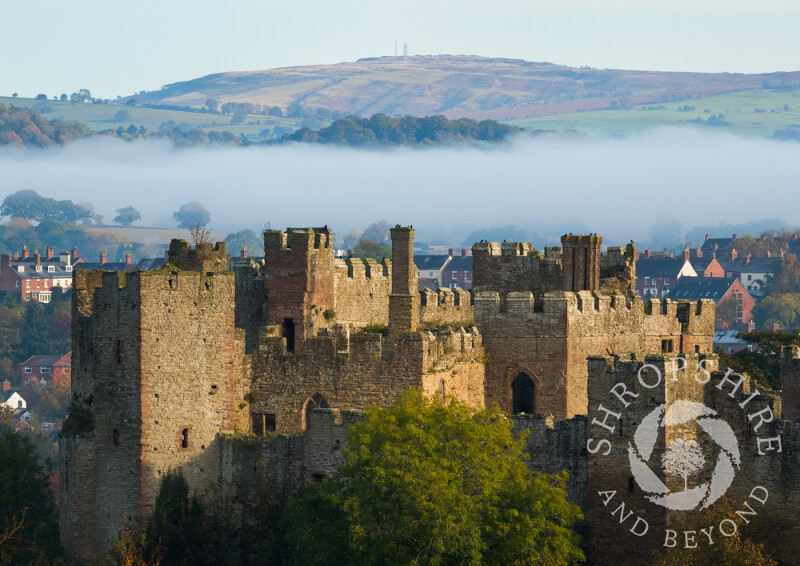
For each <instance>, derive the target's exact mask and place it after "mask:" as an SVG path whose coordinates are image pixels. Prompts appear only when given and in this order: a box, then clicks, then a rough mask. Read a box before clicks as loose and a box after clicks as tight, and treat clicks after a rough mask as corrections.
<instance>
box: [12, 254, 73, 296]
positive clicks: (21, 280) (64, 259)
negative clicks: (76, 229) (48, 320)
mask: <svg viewBox="0 0 800 566" xmlns="http://www.w3.org/2000/svg"><path fill="white" fill-rule="evenodd" d="M81 261H82V260H81V259H80V258H79V257H78V249H77V248H75V249H73V250H72V252H71V253H69V252H66V251H63V252H61V254H59V255H58V256H56V255H55V254H54V252H53V248H51V247H50V246H47V250H45V255H44V257H42V256H41V255H40V254H39V251H38V250H37V251H35V252H34V253H33V254H31V253H30V251H29V250H28V248H27V246H26V247H24V248H23V249H22V255H20V254H17V253H15V254H14V255H13V256H12V255H11V254H2V255H0V292H6V293H16V294H19V296H20V298H21V299H22V300H23V301H31V300H33V301H39V302H41V303H49V302H50V299H51V297H52V293H53V290H54V289H55V290H57V291H58V292H62V293H63V292H64V291H66V290H67V289H69V288H71V287H72V267H73V266H74V265H75V264H76V263H80V262H81Z"/></svg>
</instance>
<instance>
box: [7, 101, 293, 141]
mask: <svg viewBox="0 0 800 566" xmlns="http://www.w3.org/2000/svg"><path fill="white" fill-rule="evenodd" d="M0 104H5V105H6V106H10V105H14V106H16V107H18V108H28V109H32V110H38V111H40V112H42V113H43V114H44V115H45V117H46V118H48V119H50V120H72V121H77V122H82V123H84V124H86V125H87V126H89V127H90V128H91V129H92V130H95V131H97V132H101V131H103V130H109V129H117V128H118V127H120V126H121V127H123V128H127V127H128V126H130V125H131V124H133V125H134V126H136V127H139V126H144V127H145V128H147V129H148V130H155V131H157V130H158V129H159V128H160V127H161V124H162V123H164V122H169V121H170V120H173V121H174V122H175V123H176V124H188V125H190V126H191V127H192V128H198V129H201V130H204V131H206V132H209V131H212V130H219V131H223V130H227V131H230V132H233V133H234V134H236V135H237V136H238V135H239V134H245V135H247V136H248V137H253V138H256V137H258V135H259V133H260V132H261V131H262V130H268V131H269V132H270V135H271V137H275V136H276V135H277V134H280V133H286V132H293V131H295V130H296V129H298V128H299V127H300V124H301V122H302V120H299V119H296V118H274V117H272V116H247V117H246V118H245V120H244V122H243V123H242V124H236V125H231V123H230V121H231V118H232V117H231V116H221V115H219V114H202V113H198V112H184V111H181V110H160V109H156V108H142V107H135V106H134V107H130V106H122V105H120V104H72V103H70V102H61V101H57V100H36V99H33V98H11V97H8V96H3V97H0ZM120 110H126V111H127V112H128V113H129V114H130V116H131V119H130V120H125V121H123V122H118V121H116V120H115V119H114V115H115V114H116V113H117V112H119V111H120ZM276 128H278V130H277V132H276Z"/></svg>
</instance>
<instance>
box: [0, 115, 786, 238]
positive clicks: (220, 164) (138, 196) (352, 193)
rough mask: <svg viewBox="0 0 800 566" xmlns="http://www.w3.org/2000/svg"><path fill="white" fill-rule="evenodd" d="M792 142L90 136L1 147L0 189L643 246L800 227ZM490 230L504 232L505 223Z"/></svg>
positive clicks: (160, 213) (358, 225)
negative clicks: (240, 142) (242, 144)
mask: <svg viewBox="0 0 800 566" xmlns="http://www.w3.org/2000/svg"><path fill="white" fill-rule="evenodd" d="M797 153H798V147H797V144H795V143H787V142H777V141H771V140H767V139H760V138H747V137H740V136H732V135H726V134H722V133H716V132H709V133H702V132H697V131H687V130H670V129H665V130H656V131H649V132H647V133H645V134H640V135H637V136H631V137H628V138H625V139H585V140H570V141H556V140H553V139H541V138H539V139H537V138H533V139H532V138H522V139H520V140H518V141H516V142H514V143H512V144H511V145H509V146H503V147H496V148H493V149H480V148H461V149H457V148H437V149H428V150H420V149H399V150H386V151H383V150H381V151H378V150H373V151H365V150H354V149H345V148H337V147H330V146H317V145H307V144H291V145H285V146H251V147H248V148H223V149H220V148H216V149H215V148H188V149H174V148H173V147H172V146H171V145H170V144H169V142H167V141H148V142H142V141H140V142H135V143H126V142H123V141H120V140H115V139H111V138H90V139H87V140H84V141H79V142H75V143H72V144H70V145H69V146H67V147H66V148H64V149H60V150H59V149H49V150H33V149H27V150H17V149H14V148H9V147H7V148H5V149H3V148H0V171H2V172H3V174H2V175H0V195H4V194H8V193H10V192H14V191H16V190H19V189H23V188H24V189H33V190H35V191H37V192H39V193H40V194H42V195H44V196H48V197H53V198H57V199H59V200H60V199H70V200H73V201H75V202H91V203H93V204H94V206H95V209H96V210H97V212H99V213H101V214H103V215H105V219H106V221H107V222H108V221H110V219H111V218H113V217H114V216H115V212H114V211H115V210H116V209H118V208H122V207H124V206H129V205H132V206H134V207H135V208H137V209H139V210H140V211H141V213H142V220H141V222H138V223H137V224H138V225H142V226H161V227H172V228H174V227H175V221H174V220H173V219H172V213H173V212H174V211H176V210H177V209H178V208H179V207H180V206H181V205H182V204H184V203H186V202H189V201H199V202H201V203H202V204H203V205H204V206H205V207H206V208H208V209H209V210H210V211H211V222H210V224H209V227H210V228H211V229H212V230H214V231H215V232H222V233H230V232H234V231H238V230H241V229H244V228H250V229H252V230H255V231H256V232H258V231H260V230H261V229H263V228H264V227H266V225H267V224H269V226H270V227H271V228H280V229H285V228H286V227H287V226H321V225H326V224H327V225H329V226H330V227H332V228H333V229H334V231H335V232H336V233H337V236H338V237H341V236H343V235H344V234H346V233H347V232H348V231H349V230H350V229H351V228H355V229H356V230H358V231H361V230H363V229H364V228H365V227H366V226H367V225H368V224H370V223H372V222H375V221H377V220H386V221H388V222H389V223H390V224H391V225H395V224H402V225H409V224H413V225H414V227H415V228H416V229H417V237H418V239H419V240H421V241H434V242H437V241H438V242H441V243H452V244H456V243H460V242H463V241H464V240H465V238H466V237H467V235H468V234H469V233H470V232H472V231H474V230H479V229H487V228H493V227H506V226H509V225H512V226H516V227H517V229H518V231H519V232H522V233H524V234H525V235H526V236H527V238H526V239H529V240H530V241H532V242H533V243H534V245H536V246H537V247H538V248H539V249H542V247H543V246H545V245H555V244H556V242H558V238H559V237H560V236H561V235H562V234H564V233H569V232H574V233H590V232H596V233H598V234H600V235H603V236H604V237H605V240H604V243H606V244H625V243H627V242H629V241H630V240H631V239H633V240H635V241H636V242H637V244H639V245H643V244H644V243H645V242H648V241H650V240H652V241H653V245H654V247H655V245H656V244H659V245H675V244H679V245H682V243H683V242H684V241H686V240H684V239H683V238H684V236H685V234H686V232H687V231H689V230H691V229H692V228H694V227H696V226H702V227H720V228H719V229H712V230H711V231H712V232H713V233H714V234H715V235H717V236H720V237H721V236H730V234H731V233H732V232H738V233H740V234H741V233H745V231H744V230H741V229H737V228H731V227H730V226H735V225H737V224H744V223H748V222H752V221H756V220H761V219H767V218H775V217H779V218H780V219H781V220H780V221H779V222H778V223H773V224H771V225H770V227H773V228H779V227H781V226H788V227H796V226H798V225H800V192H799V191H797V181H798V179H800V159H797ZM722 226H727V227H725V228H722ZM656 232H658V234H656ZM703 233H705V228H704V230H703ZM494 234H497V235H496V236H492V238H497V240H498V241H499V240H502V239H503V238H508V239H509V240H511V239H513V238H514V237H515V236H514V233H513V229H509V230H500V231H495V232H494ZM654 236H659V237H661V240H660V241H659V240H658V238H653V237H654ZM702 237H703V236H702V235H701V236H700V238H702ZM477 239H481V236H479V237H477Z"/></svg>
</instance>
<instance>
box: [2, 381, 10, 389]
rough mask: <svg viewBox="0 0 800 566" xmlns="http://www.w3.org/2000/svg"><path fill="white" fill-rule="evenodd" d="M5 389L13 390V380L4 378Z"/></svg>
mask: <svg viewBox="0 0 800 566" xmlns="http://www.w3.org/2000/svg"><path fill="white" fill-rule="evenodd" d="M3 391H11V382H10V381H9V380H7V379H4V380H3Z"/></svg>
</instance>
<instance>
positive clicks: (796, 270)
mask: <svg viewBox="0 0 800 566" xmlns="http://www.w3.org/2000/svg"><path fill="white" fill-rule="evenodd" d="M766 291H767V293H768V294H771V295H778V294H781V293H800V261H798V259H797V256H796V255H794V254H786V256H785V257H784V258H783V259H782V260H781V263H780V266H779V267H778V270H777V271H776V272H775V275H773V276H772V277H770V278H769V280H768V281H767V289H766Z"/></svg>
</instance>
